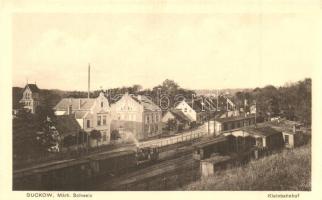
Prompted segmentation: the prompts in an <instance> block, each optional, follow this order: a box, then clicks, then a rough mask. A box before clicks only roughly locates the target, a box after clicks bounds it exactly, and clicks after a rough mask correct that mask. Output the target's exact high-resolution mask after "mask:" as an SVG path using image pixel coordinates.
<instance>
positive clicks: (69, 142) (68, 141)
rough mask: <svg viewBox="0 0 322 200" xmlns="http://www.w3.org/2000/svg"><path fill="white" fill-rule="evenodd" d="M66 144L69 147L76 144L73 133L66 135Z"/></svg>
mask: <svg viewBox="0 0 322 200" xmlns="http://www.w3.org/2000/svg"><path fill="white" fill-rule="evenodd" d="M63 142H64V146H65V147H67V148H69V147H70V146H72V145H74V144H75V137H74V136H72V135H67V136H66V137H64V141H63Z"/></svg>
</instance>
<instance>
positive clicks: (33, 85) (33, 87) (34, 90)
mask: <svg viewBox="0 0 322 200" xmlns="http://www.w3.org/2000/svg"><path fill="white" fill-rule="evenodd" d="M27 87H28V88H29V89H30V90H31V92H39V91H40V90H39V88H38V87H37V85H36V84H27V85H26V86H25V89H26V88H27Z"/></svg>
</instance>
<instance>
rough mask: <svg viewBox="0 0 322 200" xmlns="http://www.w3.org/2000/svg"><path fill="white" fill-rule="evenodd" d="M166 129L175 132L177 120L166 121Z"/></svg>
mask: <svg viewBox="0 0 322 200" xmlns="http://www.w3.org/2000/svg"><path fill="white" fill-rule="evenodd" d="M166 128H167V130H169V131H177V120H175V119H168V121H167V124H166Z"/></svg>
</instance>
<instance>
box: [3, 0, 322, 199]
mask: <svg viewBox="0 0 322 200" xmlns="http://www.w3.org/2000/svg"><path fill="white" fill-rule="evenodd" d="M178 2H179V1H178ZM211 2H213V3H216V2H217V3H218V2H219V1H215V0H214V1H202V2H199V1H198V2H197V1H196V2H194V1H189V5H194V4H201V5H203V4H206V5H209V4H210V5H212V4H211ZM247 2H248V1H247ZM250 2H253V3H254V2H255V1H250ZM260 2H262V1H260ZM264 2H266V1H264ZM136 3H137V2H136ZM181 3H182V2H181ZM262 3H263V2H262ZM111 4H113V2H112V1H111ZM114 4H117V3H115V2H114ZM124 4H126V5H129V4H130V5H132V4H131V3H129V2H127V3H124ZM124 4H122V6H121V8H123V7H125V6H124ZM142 4H143V3H142ZM142 4H139V5H140V6H141V5H142ZM178 4H179V3H178ZM18 5H20V4H18ZM136 5H137V4H135V6H136ZM144 5H146V4H144ZM176 5H177V4H176ZM216 5H218V4H216ZM220 5H221V4H220ZM238 5H242V4H238ZM243 5H245V4H243ZM246 5H247V8H248V7H251V10H249V11H244V10H242V11H238V12H237V11H234V10H231V11H230V10H229V9H227V10H228V11H227V10H226V11H225V12H219V11H217V12H214V11H209V10H207V9H206V7H207V6H204V7H203V8H205V9H206V11H204V10H203V11H199V12H196V11H195V10H190V11H187V12H181V11H178V9H177V10H176V11H173V10H171V9H169V7H170V6H168V7H167V4H166V3H161V2H159V1H158V2H154V4H153V6H152V9H151V10H149V11H147V12H139V11H131V10H130V11H128V10H126V11H123V10H122V12H112V11H101V10H100V11H99V12H98V11H97V12H95V11H94V12H93V11H86V10H85V11H82V12H80V11H79V12H78V11H76V12H75V11H70V12H68V11H61V12H52V11H48V12H46V11H44V12H36V11H28V10H27V12H23V11H22V12H19V11H18V12H12V13H11V17H10V41H9V42H10V47H11V50H10V54H11V58H9V60H10V63H11V68H9V70H11V78H9V79H8V81H10V82H9V86H10V85H11V86H10V89H9V90H10V94H11V95H10V104H9V105H6V106H7V107H8V109H10V113H9V120H10V122H11V125H10V126H9V130H8V131H9V132H8V134H10V137H9V138H10V140H11V141H10V145H9V146H10V147H9V149H8V150H7V151H8V152H12V153H11V154H10V157H9V156H7V157H8V159H10V160H12V162H11V161H10V165H11V167H12V171H11V170H10V171H7V172H6V173H7V175H9V173H10V176H9V177H11V178H10V179H11V180H10V181H11V182H10V183H11V184H10V186H9V188H11V190H12V191H11V192H19V191H20V192H28V191H29V192H31V193H29V192H28V193H23V194H24V196H25V197H51V195H50V194H51V193H50V192H61V193H58V194H55V195H54V196H55V197H63V198H71V197H76V198H77V197H85V196H86V195H85V194H83V193H82V192H87V193H89V194H90V195H92V194H95V192H97V191H101V192H102V191H103V192H107V193H106V195H108V194H109V192H111V191H114V192H115V191H118V192H123V191H163V192H166V191H199V192H200V191H212V192H216V191H217V192H218V191H222V192H227V193H229V192H231V191H239V192H245V191H248V192H256V191H257V192H258V191H273V193H265V195H263V198H264V199H265V198H266V199H267V198H268V199H269V198H297V199H298V198H300V193H299V192H311V191H312V166H313V165H314V163H313V162H312V149H313V148H312V141H313V140H312V137H315V136H314V134H317V133H313V132H316V130H315V129H313V128H312V127H313V125H312V124H313V123H314V120H313V117H312V116H313V109H312V101H313V100H312V99H313V98H314V97H313V92H314V91H313V88H314V87H315V86H314V84H316V83H317V82H315V79H314V77H316V76H317V75H316V74H317V73H316V72H317V70H316V69H317V66H318V65H319V64H320V63H319V62H318V60H319V59H318V57H319V56H320V53H321V52H320V51H319V50H320V49H319V48H320V46H319V45H320V43H319V41H320V38H321V35H320V33H321V20H316V19H317V16H318V14H316V13H314V12H308V11H305V12H304V11H301V12H295V11H294V10H290V11H289V12H281V11H276V12H275V11H274V12H273V11H270V12H268V11H265V7H262V5H263V4H260V3H259V4H250V3H249V2H248V4H247V3H246ZM255 5H256V6H255ZM265 5H266V4H265ZM21 6H22V7H24V6H27V5H24V4H21ZM254 6H255V7H254ZM257 6H258V7H257ZM278 6H280V5H278ZM27 7H28V6H27ZM19 8H20V7H19ZM130 8H132V7H130ZM175 8H177V7H175ZM189 8H190V7H189ZM243 8H244V7H243ZM301 9H306V7H304V8H303V7H302V8H301ZM317 9H321V7H320V8H317ZM9 106H10V107H9ZM316 120H317V119H315V122H316ZM10 131H11V133H10ZM6 134H7V133H6ZM319 156H320V155H319ZM315 177H316V178H317V176H315ZM316 186H317V185H316ZM315 189H316V188H315ZM37 191H38V192H37ZM68 191H69V192H74V193H64V192H68ZM274 191H275V192H277V193H276V194H277V196H274V194H275V193H274ZM282 191H284V192H285V191H289V192H288V193H278V192H282ZM43 192H49V193H48V195H49V196H46V195H47V193H43ZM284 194H286V196H285V195H284ZM42 195H45V196H42ZM103 195H105V193H103ZM151 195H153V194H151ZM270 195H271V196H270ZM278 195H279V196H278ZM283 195H284V196H283ZM54 196H53V197H54ZM86 197H88V196H86ZM236 198H237V196H236Z"/></svg>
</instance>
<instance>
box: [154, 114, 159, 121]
mask: <svg viewBox="0 0 322 200" xmlns="http://www.w3.org/2000/svg"><path fill="white" fill-rule="evenodd" d="M155 120H156V122H159V114H157V115H156V117H155Z"/></svg>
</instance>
